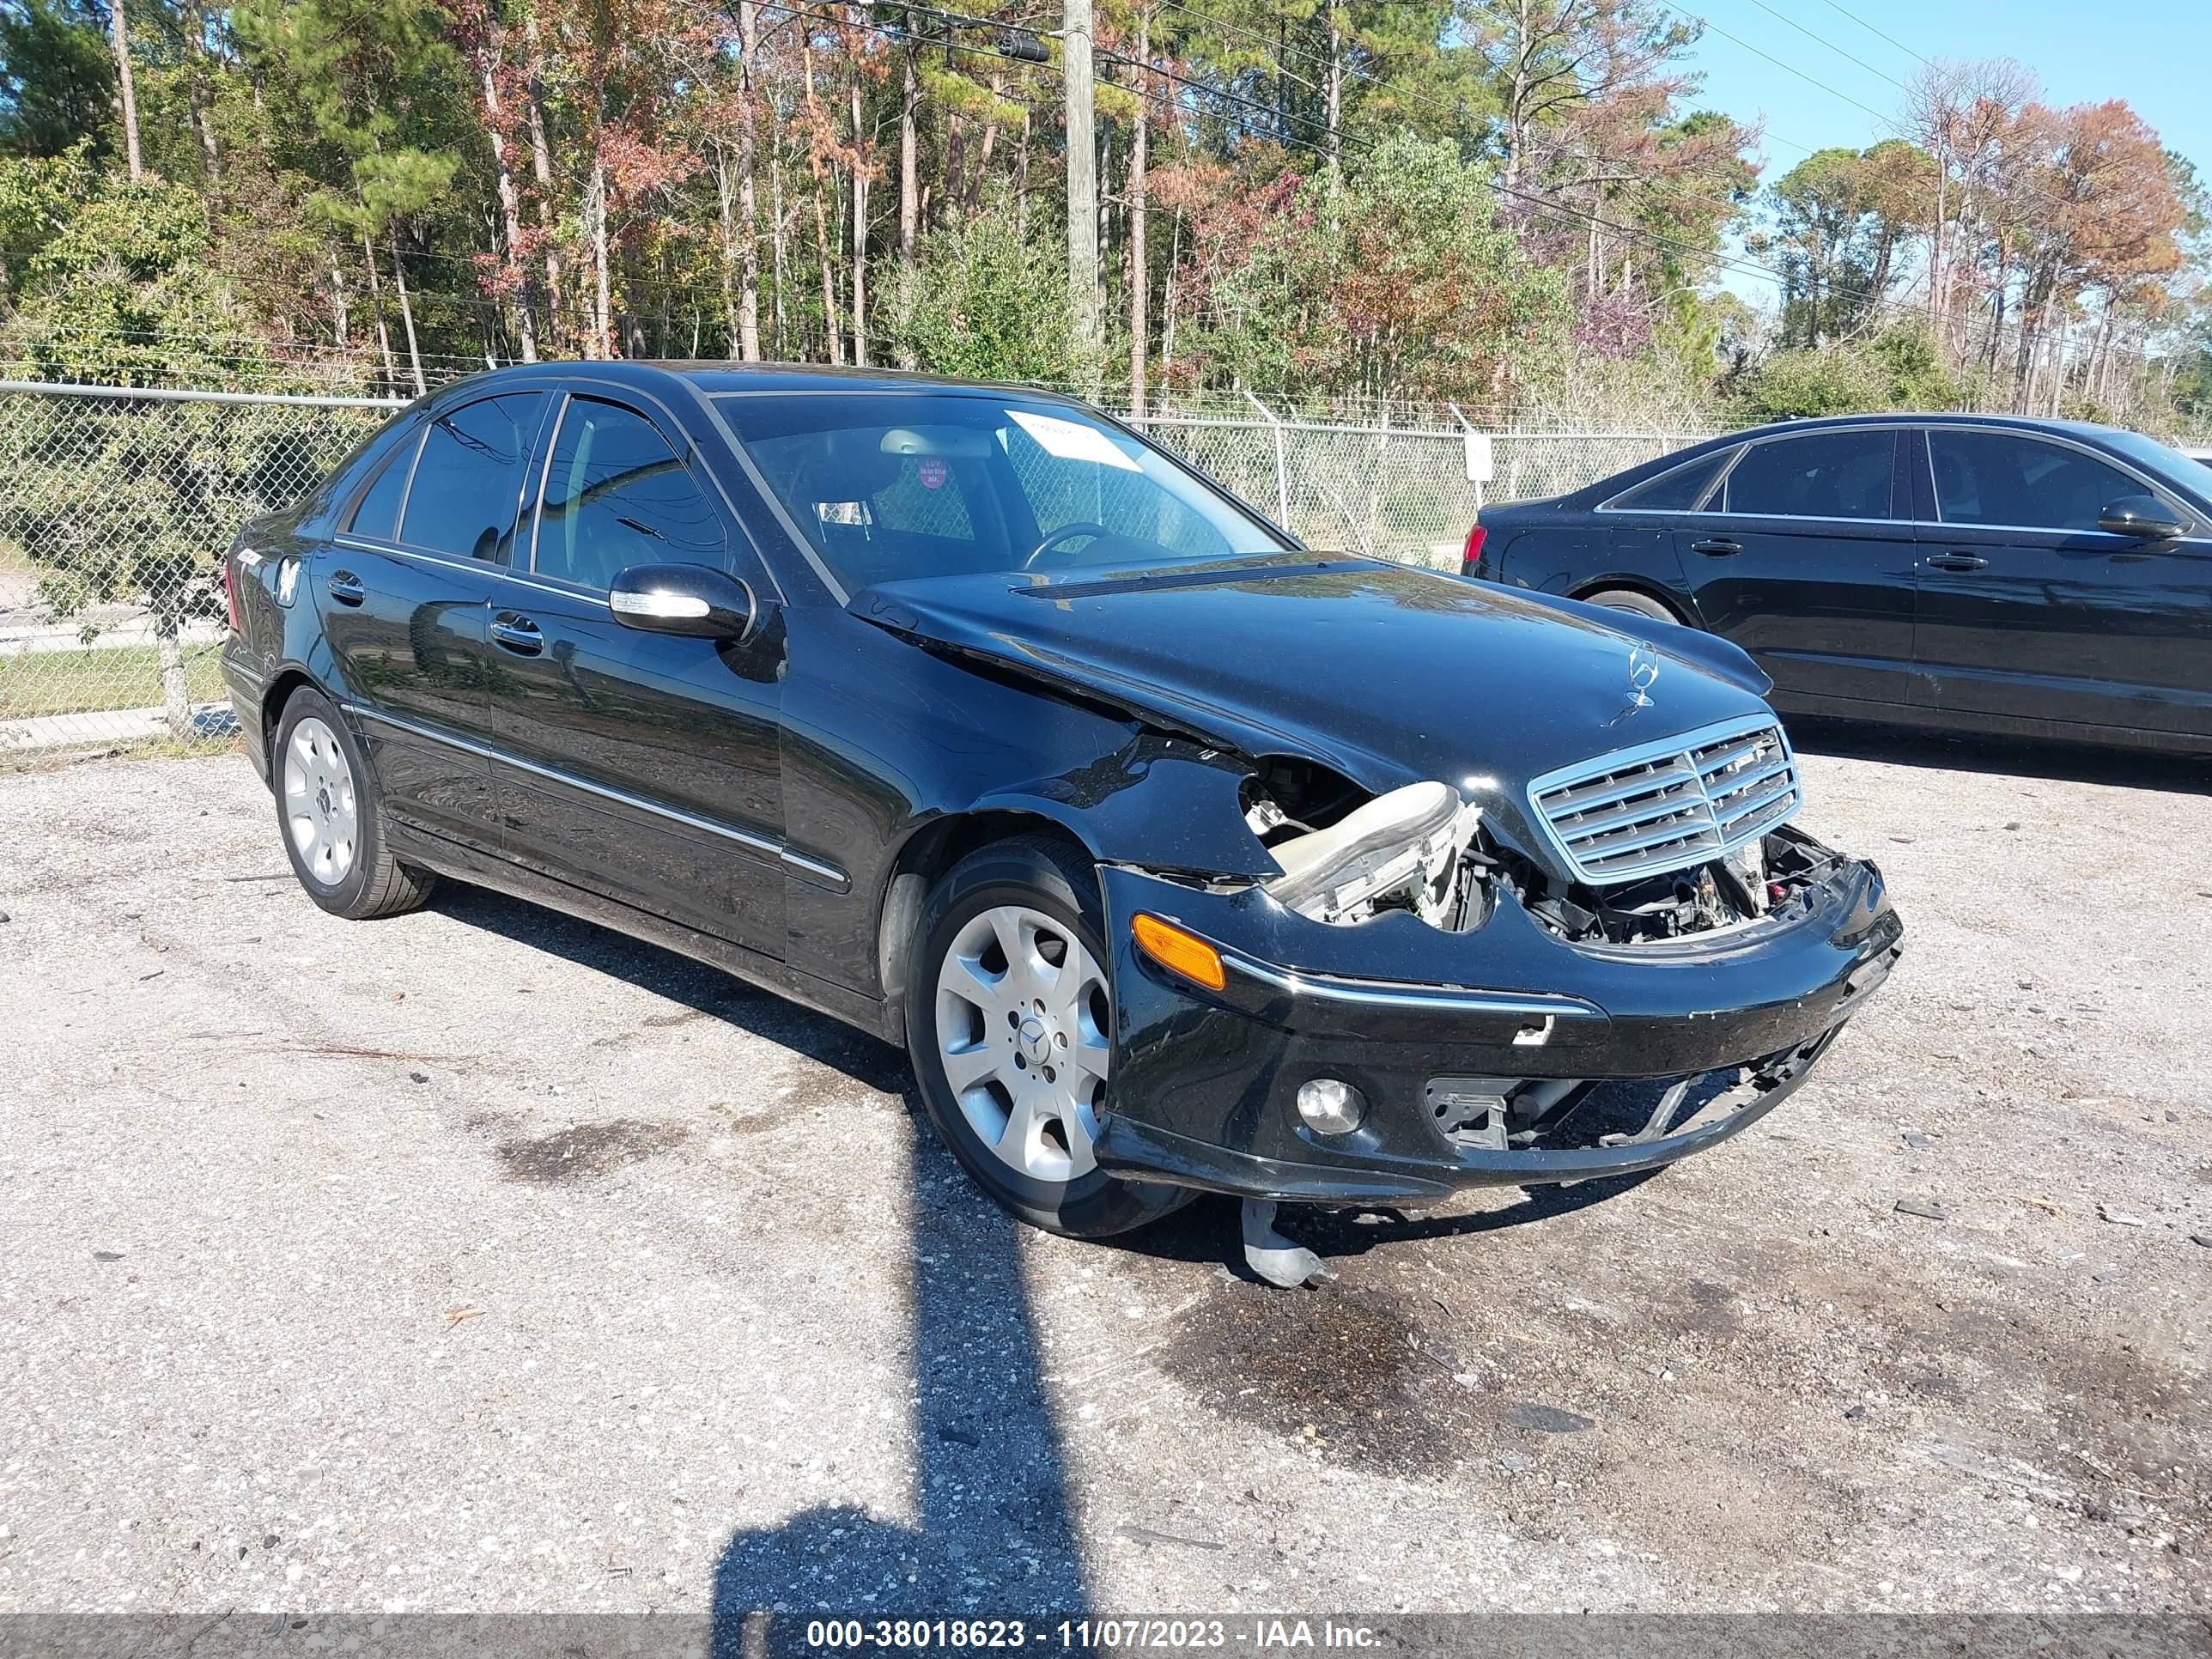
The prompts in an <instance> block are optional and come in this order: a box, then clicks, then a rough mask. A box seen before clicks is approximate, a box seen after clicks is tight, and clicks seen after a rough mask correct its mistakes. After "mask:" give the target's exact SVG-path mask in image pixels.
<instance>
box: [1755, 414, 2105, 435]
mask: <svg viewBox="0 0 2212 1659" xmlns="http://www.w3.org/2000/svg"><path fill="white" fill-rule="evenodd" d="M1899 425H1907V426H1984V427H1986V426H1996V427H2011V428H2016V429H2017V430H2019V431H2021V432H2064V433H2070V434H2073V435H2075V436H2077V437H2083V438H2110V437H2112V436H2114V435H2118V433H2119V431H2120V428H2117V427H2110V426H2100V425H2099V424H2098V423H2097V422H2094V421H2063V420H2054V419H2046V418H2045V417H2043V416H2035V415H1971V414H1966V415H1962V414H1953V413H1946V414H1920V413H1916V412H1915V411H1913V410H1887V411H1885V412H1881V413H1877V414H1871V415H1814V416H1802V417H1800V418H1798V419H1796V420H1788V421H1773V422H1769V423H1767V424H1766V425H1765V426H1754V427H1746V428H1744V429H1743V430H1741V431H1740V432H1730V433H1727V434H1724V435H1723V436H1724V437H1725V438H1726V439H1728V440H1729V441H1732V442H1737V443H1741V442H1742V441H1745V440H1747V439H1752V438H1772V437H1778V436H1780V435H1783V434H1784V433H1796V432H1814V431H1821V430H1826V429H1829V428H1838V427H1855V426H1899Z"/></svg>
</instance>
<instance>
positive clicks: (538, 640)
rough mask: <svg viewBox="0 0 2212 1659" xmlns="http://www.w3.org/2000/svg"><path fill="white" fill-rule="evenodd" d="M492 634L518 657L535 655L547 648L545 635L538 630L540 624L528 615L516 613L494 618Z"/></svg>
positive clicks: (501, 644) (503, 646)
mask: <svg viewBox="0 0 2212 1659" xmlns="http://www.w3.org/2000/svg"><path fill="white" fill-rule="evenodd" d="M491 636H492V638H493V639H494V640H495V641H498V643H499V645H500V646H501V647H502V648H503V649H505V650H508V651H512V652H513V653H514V654H515V655H516V656H518V657H534V656H536V655H538V653H540V652H542V651H544V649H545V635H543V634H542V633H540V632H538V624H537V623H534V622H532V621H531V620H530V618H529V617H517V616H513V615H507V616H500V617H493V618H492V622H491Z"/></svg>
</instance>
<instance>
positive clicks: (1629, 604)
mask: <svg viewBox="0 0 2212 1659" xmlns="http://www.w3.org/2000/svg"><path fill="white" fill-rule="evenodd" d="M1583 604H1585V605H1603V606H1604V607H1605V608H1606V609H1607V610H1608V611H1634V612H1635V613H1636V614H1637V615H1638V616H1639V617H1650V618H1651V620H1652V621H1653V622H1662V623H1680V621H1681V620H1682V619H1681V618H1680V617H1678V616H1676V615H1675V614H1674V612H1673V611H1669V610H1668V608H1667V607H1666V606H1665V605H1662V604H1661V603H1660V602H1659V601H1658V600H1656V599H1653V598H1652V597H1651V596H1650V594H1649V593H1639V592H1637V591H1636V590H1635V589H1634V588H1632V587H1608V588H1606V589H1603V590H1602V591H1601V592H1595V593H1592V594H1589V595H1588V596H1587V597H1586V598H1585V599H1583Z"/></svg>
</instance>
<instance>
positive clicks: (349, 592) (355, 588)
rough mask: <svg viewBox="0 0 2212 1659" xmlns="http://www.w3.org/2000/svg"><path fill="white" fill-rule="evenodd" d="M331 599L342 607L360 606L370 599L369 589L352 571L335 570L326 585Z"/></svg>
mask: <svg viewBox="0 0 2212 1659" xmlns="http://www.w3.org/2000/svg"><path fill="white" fill-rule="evenodd" d="M325 586H327V587H328V588H329V589H330V591H331V598H332V599H336V600H337V602H338V603H339V604H340V605H360V604H362V603H364V602H365V601H366V600H367V599H368V588H366V587H364V586H362V580H361V578H360V577H358V576H356V575H355V574H353V572H352V571H350V570H333V571H332V572H331V579H330V580H329V581H328V582H326V583H325Z"/></svg>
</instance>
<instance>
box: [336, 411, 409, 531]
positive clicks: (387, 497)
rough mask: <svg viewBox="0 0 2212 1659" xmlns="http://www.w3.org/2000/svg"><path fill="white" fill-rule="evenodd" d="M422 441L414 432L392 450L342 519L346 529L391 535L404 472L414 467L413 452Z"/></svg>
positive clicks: (403, 490) (402, 492)
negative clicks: (348, 514)
mask: <svg viewBox="0 0 2212 1659" xmlns="http://www.w3.org/2000/svg"><path fill="white" fill-rule="evenodd" d="M421 447H422V436H421V435H420V434H417V435H415V436H414V437H411V438H410V439H409V440H408V441H406V442H404V443H403V444H401V445H400V446H399V447H398V448H397V449H395V450H393V451H392V454H391V456H390V458H389V459H386V462H385V463H384V465H383V468H382V469H381V470H380V471H379V472H378V473H377V475H376V479H375V482H374V483H371V484H370V485H369V487H368V489H367V490H366V491H365V492H364V493H363V494H362V498H361V500H360V501H358V502H356V504H355V507H354V509H353V517H352V518H351V519H349V520H347V522H346V528H347V529H348V530H349V531H351V532H353V533H354V534H355V535H356V536H368V537H372V538H374V539H375V540H377V541H380V542H388V541H390V540H392V532H395V531H396V530H398V528H399V502H400V499H401V498H402V497H403V496H404V495H406V494H407V475H408V473H410V471H413V470H414V466H415V452H416V450H417V449H419V448H421Z"/></svg>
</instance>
